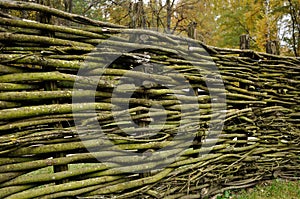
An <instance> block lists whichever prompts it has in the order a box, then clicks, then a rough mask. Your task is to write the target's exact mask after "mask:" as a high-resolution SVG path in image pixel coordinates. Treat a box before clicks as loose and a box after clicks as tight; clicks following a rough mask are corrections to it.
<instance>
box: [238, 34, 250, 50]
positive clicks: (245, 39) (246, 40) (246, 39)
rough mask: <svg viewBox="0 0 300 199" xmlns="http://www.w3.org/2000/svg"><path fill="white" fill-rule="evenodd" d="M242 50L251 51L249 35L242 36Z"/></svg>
mask: <svg viewBox="0 0 300 199" xmlns="http://www.w3.org/2000/svg"><path fill="white" fill-rule="evenodd" d="M240 49H241V50H245V49H250V36H249V35H248V34H244V35H241V36H240Z"/></svg>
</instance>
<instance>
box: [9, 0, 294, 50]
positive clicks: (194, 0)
mask: <svg viewBox="0 0 300 199" xmlns="http://www.w3.org/2000/svg"><path fill="white" fill-rule="evenodd" d="M22 1H26V2H37V3H39V2H40V1H44V0H22ZM48 1H49V3H50V4H51V6H53V7H54V8H57V9H61V10H64V11H67V12H70V13H74V14H79V15H83V16H86V17H90V18H92V19H96V20H103V21H109V22H112V23H116V24H121V25H125V26H128V27H131V28H139V27H142V28H154V29H156V30H163V31H164V32H168V33H171V34H179V35H184V36H187V35H190V36H191V37H192V38H195V39H198V40H201V41H203V42H205V43H207V44H209V45H213V46H219V47H229V48H239V42H240V41H239V37H240V35H242V34H248V35H249V36H250V40H251V43H250V48H251V49H253V50H258V51H265V49H266V43H267V41H274V40H277V41H280V44H281V54H284V55H294V56H299V54H300V1H299V0H242V1H236V0H235V1H233V0H48ZM10 12H18V13H19V16H22V17H24V18H28V19H31V20H35V18H36V17H38V16H36V14H35V13H34V12H31V11H10ZM14 15H16V13H15V14H14ZM54 22H55V23H56V24H61V25H64V22H60V21H55V20H54ZM191 27H193V29H194V30H193V31H192V32H191Z"/></svg>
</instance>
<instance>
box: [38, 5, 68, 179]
mask: <svg viewBox="0 0 300 199" xmlns="http://www.w3.org/2000/svg"><path fill="white" fill-rule="evenodd" d="M38 3H39V4H41V5H46V6H49V7H51V2H50V0H38ZM37 21H39V22H40V23H45V24H51V21H52V16H51V15H50V14H47V13H43V12H39V13H38V15H37ZM40 34H41V35H42V36H47V37H54V36H55V34H54V32H51V31H47V30H46V31H45V30H41V31H40ZM43 71H45V72H47V71H49V69H48V68H45V67H43ZM44 90H45V91H54V90H57V82H56V81H47V82H45V84H44ZM49 103H52V104H58V103H59V100H51V102H49ZM53 127H54V128H58V129H62V128H63V126H62V124H61V123H56V124H54V126H53ZM60 157H66V154H65V153H63V152H58V153H54V154H53V158H60ZM67 170H68V165H67V164H65V165H54V166H53V171H54V173H57V172H61V171H67ZM66 182H68V179H63V180H58V181H55V184H63V183H66Z"/></svg>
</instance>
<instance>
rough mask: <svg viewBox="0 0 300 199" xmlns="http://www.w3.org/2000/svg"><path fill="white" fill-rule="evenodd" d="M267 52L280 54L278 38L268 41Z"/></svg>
mask: <svg viewBox="0 0 300 199" xmlns="http://www.w3.org/2000/svg"><path fill="white" fill-rule="evenodd" d="M266 53H269V54H272V55H279V54H280V46H279V41H278V40H272V41H267V44H266Z"/></svg>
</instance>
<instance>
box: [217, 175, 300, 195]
mask: <svg viewBox="0 0 300 199" xmlns="http://www.w3.org/2000/svg"><path fill="white" fill-rule="evenodd" d="M217 198H218V199H269V198H270V199H299V198H300V181H286V180H281V179H276V180H273V181H266V182H262V183H260V184H258V185H256V186H255V187H254V188H248V189H243V190H240V191H226V192H224V194H223V195H222V196H218V197H217Z"/></svg>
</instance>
